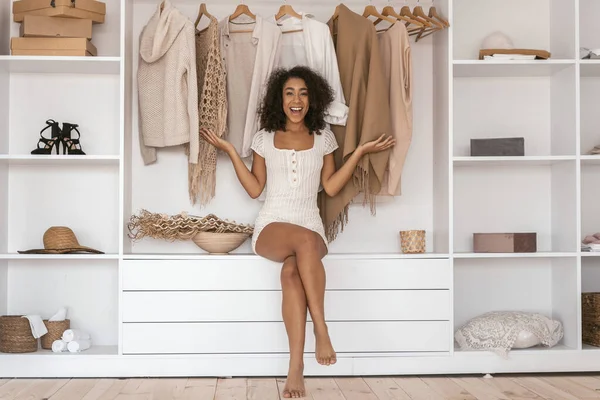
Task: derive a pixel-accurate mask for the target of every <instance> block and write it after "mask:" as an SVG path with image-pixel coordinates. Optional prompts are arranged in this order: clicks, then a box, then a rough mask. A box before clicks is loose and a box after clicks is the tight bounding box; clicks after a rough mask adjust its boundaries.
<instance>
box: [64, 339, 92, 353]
mask: <svg viewBox="0 0 600 400" xmlns="http://www.w3.org/2000/svg"><path fill="white" fill-rule="evenodd" d="M91 346H92V341H91V340H89V339H79V340H73V341H71V342H69V343H67V349H68V350H69V351H70V352H71V353H77V352H79V351H83V350H87V349H89V348H90V347H91Z"/></svg>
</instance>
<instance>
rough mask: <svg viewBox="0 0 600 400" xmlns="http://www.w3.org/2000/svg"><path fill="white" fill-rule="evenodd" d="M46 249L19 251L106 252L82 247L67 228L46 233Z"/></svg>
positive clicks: (35, 252)
mask: <svg viewBox="0 0 600 400" xmlns="http://www.w3.org/2000/svg"><path fill="white" fill-rule="evenodd" d="M43 240H44V248H43V249H31V250H19V251H18V253H20V254H66V253H96V254H104V252H102V251H100V250H96V249H92V248H90V247H86V246H82V245H80V244H79V242H78V241H77V237H76V236H75V233H73V231H72V230H71V229H70V228H67V227H66V226H52V227H50V228H48V229H47V230H46V232H44V238H43Z"/></svg>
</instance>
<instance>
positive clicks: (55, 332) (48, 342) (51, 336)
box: [40, 319, 71, 350]
mask: <svg viewBox="0 0 600 400" xmlns="http://www.w3.org/2000/svg"><path fill="white" fill-rule="evenodd" d="M44 325H46V329H48V333H46V334H45V335H44V336H42V337H41V338H40V342H41V344H42V349H46V350H50V349H52V343H54V341H55V340H58V339H60V338H62V334H63V332H64V331H66V330H67V329H70V328H71V321H70V320H68V319H65V320H64V321H48V320H44Z"/></svg>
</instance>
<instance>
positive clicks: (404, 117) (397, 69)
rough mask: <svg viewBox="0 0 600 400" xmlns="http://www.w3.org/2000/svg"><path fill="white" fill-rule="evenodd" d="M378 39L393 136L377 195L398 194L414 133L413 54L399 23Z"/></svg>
mask: <svg viewBox="0 0 600 400" xmlns="http://www.w3.org/2000/svg"><path fill="white" fill-rule="evenodd" d="M378 39H379V48H380V50H381V60H382V65H383V74H384V79H385V80H386V81H387V82H389V88H390V90H389V95H390V97H389V104H390V118H391V124H392V131H391V133H392V135H393V136H394V138H395V139H396V145H395V146H394V147H393V148H392V150H391V152H390V158H389V165H388V168H387V170H386V172H385V174H384V178H383V183H382V187H381V191H380V192H379V195H382V196H398V195H401V194H402V186H401V184H400V182H401V177H402V169H403V168H404V162H405V160H406V155H407V153H408V149H409V147H410V144H411V141H412V133H413V105H412V84H413V82H412V80H413V73H412V53H411V48H410V42H409V35H408V31H407V30H406V26H405V25H404V24H402V23H395V24H394V25H392V26H391V27H390V28H389V29H388V30H386V31H385V32H381V33H379V34H378Z"/></svg>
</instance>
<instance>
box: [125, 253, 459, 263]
mask: <svg viewBox="0 0 600 400" xmlns="http://www.w3.org/2000/svg"><path fill="white" fill-rule="evenodd" d="M348 257H352V258H361V259H419V258H426V259H432V258H449V257H450V255H449V254H444V253H422V254H402V253H373V254H370V253H356V254H354V253H352V254H328V255H327V256H325V260H327V259H334V260H335V259H346V258H348ZM123 259H125V260H199V261H201V260H219V259H233V260H258V259H260V256H257V255H255V254H214V255H212V254H168V253H161V254H147V253H143V254H135V253H128V254H125V255H123Z"/></svg>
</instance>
